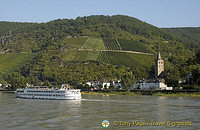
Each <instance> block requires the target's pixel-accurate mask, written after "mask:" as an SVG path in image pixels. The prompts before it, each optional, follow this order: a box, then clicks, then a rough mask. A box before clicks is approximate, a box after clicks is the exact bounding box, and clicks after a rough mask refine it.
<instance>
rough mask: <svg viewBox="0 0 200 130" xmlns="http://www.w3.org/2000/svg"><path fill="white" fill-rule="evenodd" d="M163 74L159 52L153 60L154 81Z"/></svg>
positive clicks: (162, 62)
mask: <svg viewBox="0 0 200 130" xmlns="http://www.w3.org/2000/svg"><path fill="white" fill-rule="evenodd" d="M163 72H164V61H163V60H162V59H161V55H160V52H159V53H158V55H157V58H156V60H155V79H159V78H160V76H161V74H162V73H163Z"/></svg>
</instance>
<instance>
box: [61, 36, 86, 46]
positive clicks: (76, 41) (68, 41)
mask: <svg viewBox="0 0 200 130" xmlns="http://www.w3.org/2000/svg"><path fill="white" fill-rule="evenodd" d="M87 39H88V38H87V37H78V38H65V39H64V40H62V41H61V43H62V44H64V45H66V46H74V47H81V46H83V45H84V43H85V42H86V40H87Z"/></svg>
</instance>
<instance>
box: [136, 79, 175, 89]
mask: <svg viewBox="0 0 200 130" xmlns="http://www.w3.org/2000/svg"><path fill="white" fill-rule="evenodd" d="M137 85H138V86H139V88H140V89H155V90H172V87H167V85H166V84H165V83H164V82H161V81H142V82H141V81H140V82H138V83H137Z"/></svg>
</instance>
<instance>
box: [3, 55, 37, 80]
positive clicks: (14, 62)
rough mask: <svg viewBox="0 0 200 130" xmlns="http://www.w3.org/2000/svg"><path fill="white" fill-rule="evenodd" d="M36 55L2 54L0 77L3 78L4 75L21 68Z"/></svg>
mask: <svg viewBox="0 0 200 130" xmlns="http://www.w3.org/2000/svg"><path fill="white" fill-rule="evenodd" d="M35 55H36V54H33V53H31V54H30V53H21V54H15V53H12V54H0V63H1V64H0V78H2V76H3V75H6V74H8V73H12V72H13V71H15V70H18V69H20V68H21V67H22V66H24V65H25V64H26V63H27V62H28V61H31V60H32V58H33V57H34V56H35Z"/></svg>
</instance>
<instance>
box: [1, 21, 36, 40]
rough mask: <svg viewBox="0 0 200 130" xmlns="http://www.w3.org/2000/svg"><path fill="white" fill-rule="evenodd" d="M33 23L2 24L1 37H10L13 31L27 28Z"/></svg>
mask: <svg viewBox="0 0 200 130" xmlns="http://www.w3.org/2000/svg"><path fill="white" fill-rule="evenodd" d="M31 24H33V23H20V22H0V37H1V36H5V35H8V34H9V32H10V33H11V31H12V30H14V29H16V28H21V27H25V26H27V25H31Z"/></svg>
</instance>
